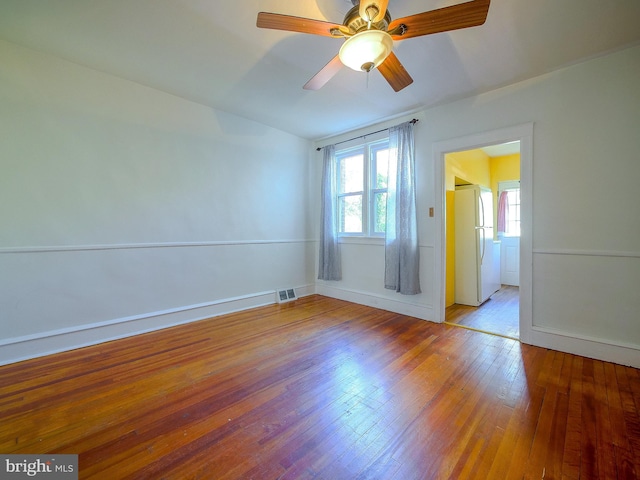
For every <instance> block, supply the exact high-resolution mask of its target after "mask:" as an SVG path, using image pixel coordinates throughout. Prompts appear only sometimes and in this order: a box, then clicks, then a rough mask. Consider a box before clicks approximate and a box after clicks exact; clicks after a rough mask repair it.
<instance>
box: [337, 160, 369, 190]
mask: <svg viewBox="0 0 640 480" xmlns="http://www.w3.org/2000/svg"><path fill="white" fill-rule="evenodd" d="M363 158H364V157H363V155H362V154H359V155H353V156H351V157H343V158H341V159H340V185H339V193H348V192H362V191H363V190H364V162H363Z"/></svg>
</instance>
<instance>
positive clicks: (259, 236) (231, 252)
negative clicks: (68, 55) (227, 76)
mask: <svg viewBox="0 0 640 480" xmlns="http://www.w3.org/2000/svg"><path fill="white" fill-rule="evenodd" d="M0 58H2V69H1V70H0V132H2V140H1V141H0V165H1V169H0V171H1V174H0V225H1V230H0V332H1V333H0V363H5V362H8V361H14V360H16V359H20V358H25V357H29V356H33V355H40V354H44V353H48V352H52V351H57V350H61V349H66V348H70V347H73V346H78V345H83V344H88V343H94V342H97V341H101V340H104V339H107V338H115V337H118V336H122V335H127V334H131V333H135V332H139V331H144V330H148V329H155V328H160V327H162V326H166V325H171V324H175V323H179V322H184V321H190V320H193V319H197V318H203V317H207V316H210V315H215V314H218V313H222V312H226V311H231V310H234V309H238V308H247V307H250V306H255V305H259V304H264V303H272V302H273V301H274V300H275V294H274V293H273V292H274V290H275V289H276V288H278V287H284V286H294V287H299V288H300V289H301V291H300V292H299V293H302V294H304V293H305V292H309V291H312V289H313V286H312V284H313V281H314V280H313V276H314V267H313V264H312V262H311V261H310V259H312V256H313V253H311V252H312V251H311V245H312V243H311V242H310V241H309V239H310V238H311V235H312V233H311V230H310V225H309V223H308V219H309V214H308V211H309V208H310V203H309V196H308V188H307V187H308V182H309V178H310V170H309V152H310V144H309V142H308V141H306V140H302V139H299V138H297V137H294V136H292V135H289V134H286V133H283V132H280V131H277V130H274V129H272V128H269V127H266V126H264V125H261V124H258V123H254V122H251V121H248V120H246V119H243V118H239V117H236V116H233V115H230V114H227V113H224V112H220V111H215V110H212V109H210V108H207V107H205V106H202V105H198V104H195V103H192V102H189V101H186V100H184V99H181V98H178V97H175V96H172V95H168V94H165V93H162V92H159V91H157V90H153V89H150V88H147V87H145V86H142V85H138V84H135V83H132V82H129V81H125V80H122V79H119V78H116V77H113V76H110V75H106V74H103V73H100V72H97V71H94V70H90V69H87V68H84V67H82V66H79V65H76V64H72V63H69V62H66V61H63V60H61V59H58V58H54V57H50V56H47V55H43V54H40V53H37V52H34V51H31V50H28V49H24V48H21V47H18V46H15V45H12V44H10V43H6V42H1V41H0ZM212 88H213V87H212Z"/></svg>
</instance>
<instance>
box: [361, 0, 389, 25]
mask: <svg viewBox="0 0 640 480" xmlns="http://www.w3.org/2000/svg"><path fill="white" fill-rule="evenodd" d="M372 5H374V6H375V7H376V8H377V9H378V13H377V14H376V16H375V17H373V18H371V19H370V18H369V14H368V13H367V8H369V7H370V6H372ZM387 5H389V0H361V1H360V9H359V13H360V17H361V18H362V19H363V20H364V21H365V22H368V21H369V20H371V21H372V22H379V21H380V20H382V19H384V16H385V14H386V13H387Z"/></svg>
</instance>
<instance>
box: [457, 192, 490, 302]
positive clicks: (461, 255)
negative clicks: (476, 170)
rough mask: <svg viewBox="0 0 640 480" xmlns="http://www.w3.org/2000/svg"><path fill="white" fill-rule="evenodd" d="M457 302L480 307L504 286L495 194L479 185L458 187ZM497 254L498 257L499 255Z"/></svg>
mask: <svg viewBox="0 0 640 480" xmlns="http://www.w3.org/2000/svg"><path fill="white" fill-rule="evenodd" d="M454 201H455V265H456V267H455V273H456V277H455V303H458V304H462V305H472V306H479V305H481V304H483V303H484V302H486V301H487V300H488V299H489V297H490V296H491V295H493V294H494V293H495V292H497V291H498V290H499V289H500V269H499V265H500V257H499V255H500V249H499V248H496V247H498V245H494V241H493V195H492V193H491V190H490V189H488V188H485V187H481V186H479V185H464V186H458V187H456V190H455V197H454ZM496 257H497V258H496Z"/></svg>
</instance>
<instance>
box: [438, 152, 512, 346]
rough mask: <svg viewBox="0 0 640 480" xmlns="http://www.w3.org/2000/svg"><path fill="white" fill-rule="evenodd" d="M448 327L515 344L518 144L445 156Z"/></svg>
mask: <svg viewBox="0 0 640 480" xmlns="http://www.w3.org/2000/svg"><path fill="white" fill-rule="evenodd" d="M445 203H446V205H445V212H446V213H445V216H446V218H445V224H446V229H445V237H446V246H447V248H446V255H447V258H446V272H445V277H446V278H445V283H446V293H445V299H446V301H445V319H444V320H445V323H448V324H451V325H456V326H462V327H465V328H470V329H473V330H479V331H482V332H486V333H491V334H495V335H501V336H505V337H508V338H513V339H516V340H517V339H519V338H520V326H519V304H520V292H519V285H520V283H519V255H518V254H514V253H515V252H518V251H519V243H520V142H519V141H517V140H516V141H512V142H507V143H502V144H498V145H489V146H484V147H480V148H476V149H471V150H465V151H458V152H450V153H447V154H446V155H445Z"/></svg>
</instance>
